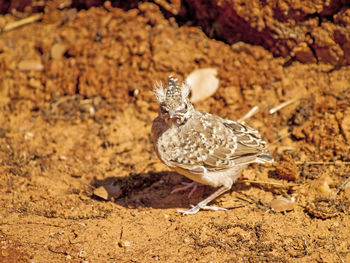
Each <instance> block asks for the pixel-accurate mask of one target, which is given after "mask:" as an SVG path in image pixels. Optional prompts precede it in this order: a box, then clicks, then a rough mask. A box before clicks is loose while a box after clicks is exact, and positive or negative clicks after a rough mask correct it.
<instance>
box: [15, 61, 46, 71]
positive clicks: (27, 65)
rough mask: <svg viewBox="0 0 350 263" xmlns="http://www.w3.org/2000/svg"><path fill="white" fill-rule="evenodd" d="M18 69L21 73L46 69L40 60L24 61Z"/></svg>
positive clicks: (19, 64)
mask: <svg viewBox="0 0 350 263" xmlns="http://www.w3.org/2000/svg"><path fill="white" fill-rule="evenodd" d="M17 67H18V69H19V70H20V71H31V70H34V71H42V70H43V69H44V66H43V64H42V63H41V61H38V60H22V61H21V62H19V63H18V65H17Z"/></svg>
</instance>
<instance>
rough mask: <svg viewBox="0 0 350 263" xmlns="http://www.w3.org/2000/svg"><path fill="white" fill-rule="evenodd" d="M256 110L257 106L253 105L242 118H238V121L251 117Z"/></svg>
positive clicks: (257, 109)
mask: <svg viewBox="0 0 350 263" xmlns="http://www.w3.org/2000/svg"><path fill="white" fill-rule="evenodd" d="M258 111H259V107H258V106H254V107H253V108H252V109H251V110H250V111H249V112H248V113H247V114H246V115H244V116H243V117H242V118H240V119H239V120H238V122H243V121H244V120H246V119H249V118H250V117H252V116H253V115H254V114H255V113H257V112H258Z"/></svg>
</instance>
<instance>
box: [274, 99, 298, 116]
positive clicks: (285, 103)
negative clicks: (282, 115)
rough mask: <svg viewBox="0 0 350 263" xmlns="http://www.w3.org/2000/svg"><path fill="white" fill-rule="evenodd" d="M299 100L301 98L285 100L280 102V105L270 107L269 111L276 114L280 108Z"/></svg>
mask: <svg viewBox="0 0 350 263" xmlns="http://www.w3.org/2000/svg"><path fill="white" fill-rule="evenodd" d="M297 100H299V98H295V99H291V100H287V101H285V102H283V103H282V104H280V105H278V106H276V107H274V108H272V109H270V110H269V113H270V114H274V113H275V112H277V111H279V110H280V109H282V108H284V107H286V106H288V105H289V104H292V103H293V102H295V101H297Z"/></svg>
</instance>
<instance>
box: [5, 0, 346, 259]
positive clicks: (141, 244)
mask: <svg viewBox="0 0 350 263" xmlns="http://www.w3.org/2000/svg"><path fill="white" fill-rule="evenodd" d="M156 2H157V1H156ZM159 2H160V1H159ZM164 12H165V11H164V10H163V12H162V9H160V8H159V6H157V5H156V4H154V3H140V4H139V5H138V6H137V7H136V8H135V9H129V10H122V9H118V8H114V7H110V5H109V4H108V3H106V4H105V6H100V7H92V8H89V9H78V10H76V9H70V8H60V9H59V8H56V7H55V6H50V5H48V6H47V8H46V9H45V12H44V13H42V18H41V19H40V21H37V22H34V23H30V24H27V25H25V26H23V27H19V28H15V29H12V30H9V31H7V32H2V33H0V176H1V177H0V206H1V209H0V240H1V247H0V251H1V253H0V261H1V262H48V261H50V262H65V261H67V262H153V261H154V262H156V261H160V262H194V261H198V262H350V228H349V225H350V216H349V213H350V184H349V180H348V179H349V176H350V165H349V164H350V67H349V66H341V67H334V65H331V64H324V63H322V61H318V63H311V64H301V63H300V62H298V61H291V60H290V59H289V58H283V57H274V56H273V55H272V53H270V51H267V50H265V49H264V48H263V47H261V46H253V45H250V44H246V43H243V42H238V43H235V44H233V45H232V46H231V45H228V44H226V43H224V42H222V41H218V40H215V39H211V38H209V37H208V36H207V35H205V34H204V33H203V32H202V30H201V29H199V28H195V27H191V26H186V25H185V24H184V25H182V26H179V24H178V23H177V21H176V19H175V18H174V17H170V18H167V16H165V15H164V14H165V13H164ZM19 19H20V18H19V17H18V14H17V16H16V15H14V14H12V15H10V14H6V15H2V16H1V17H0V27H1V28H3V27H4V26H5V25H8V24H10V23H12V22H14V21H16V20H19ZM203 67H214V68H217V69H218V78H219V79H220V87H219V89H218V90H217V92H216V93H215V94H214V96H212V97H210V98H209V99H207V100H205V101H202V102H198V103H196V105H195V106H196V107H197V108H199V109H203V110H206V111H209V112H211V113H215V114H218V115H220V116H223V117H225V118H229V119H233V120H236V119H238V118H240V117H242V116H243V115H244V114H246V113H247V112H248V111H249V110H250V109H251V108H252V107H254V106H256V105H257V106H259V108H260V111H259V112H258V113H257V114H255V115H254V116H252V117H251V118H250V119H248V120H247V121H246V123H247V124H248V125H250V126H252V127H254V128H255V129H257V130H259V131H260V132H261V134H262V136H263V138H264V139H265V140H266V141H268V142H269V144H270V150H271V154H272V156H273V157H274V159H275V160H276V163H275V164H274V165H272V166H266V167H264V166H261V165H252V166H250V167H249V168H247V169H246V170H245V171H244V172H243V174H242V177H241V180H239V181H238V182H237V183H236V184H235V185H234V186H233V188H232V190H231V191H230V192H229V193H226V194H224V195H223V196H221V197H220V198H218V199H217V200H215V202H214V203H215V204H216V205H218V206H221V207H225V208H227V211H216V212H213V211H200V212H199V213H198V214H196V215H192V216H182V215H181V214H179V213H176V212H175V209H176V208H182V209H183V208H189V207H190V205H191V204H195V203H197V202H198V201H200V200H201V199H202V198H204V197H205V196H207V195H208V194H209V193H211V192H212V191H213V189H212V188H210V187H200V189H199V190H198V191H197V192H196V193H195V194H194V195H193V196H192V197H191V198H187V193H186V192H185V193H176V194H172V195H171V194H170V192H171V190H172V189H173V188H175V187H176V186H178V185H179V184H180V183H181V181H182V180H184V178H183V177H182V176H181V175H178V174H175V173H173V172H171V171H169V169H168V168H167V167H166V166H164V165H163V164H162V163H161V162H160V161H159V160H158V159H157V157H156V155H155V153H154V152H153V150H152V143H151V140H150V129H151V124H152V120H153V119H154V118H155V117H156V115H157V103H156V102H155V99H154V97H153V94H152V86H153V84H154V82H155V81H163V82H164V81H165V80H166V79H167V76H168V75H169V74H174V75H175V76H177V77H179V78H180V79H184V78H185V77H186V76H187V75H188V74H189V73H190V72H191V71H193V70H194V69H198V68H203ZM291 99H295V101H294V102H293V103H291V104H289V105H288V106H286V107H284V108H283V109H281V110H279V111H277V112H276V113H273V114H269V110H270V109H271V108H273V107H276V106H278V105H280V104H281V103H283V102H285V101H289V100H291ZM185 180H187V179H185ZM101 186H104V187H105V188H107V189H108V191H109V194H107V195H106V196H103V195H104V194H106V193H103V191H102V190H101V189H102V188H101ZM97 189H98V190H97ZM94 193H95V194H94ZM97 195H100V196H102V197H104V198H100V197H98V196H97ZM281 196H282V197H284V198H286V199H288V200H293V199H294V200H295V203H292V206H290V204H282V208H280V209H279V208H278V207H277V206H275V202H272V201H273V200H274V199H276V198H277V199H278V198H279V197H281ZM105 199H108V200H105ZM272 207H274V208H275V209H272ZM284 208H288V210H289V211H280V210H284Z"/></svg>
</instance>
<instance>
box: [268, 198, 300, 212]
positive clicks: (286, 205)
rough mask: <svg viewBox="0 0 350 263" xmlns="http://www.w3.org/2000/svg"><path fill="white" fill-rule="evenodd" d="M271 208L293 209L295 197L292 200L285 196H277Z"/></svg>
mask: <svg viewBox="0 0 350 263" xmlns="http://www.w3.org/2000/svg"><path fill="white" fill-rule="evenodd" d="M270 206H271V208H272V209H273V210H274V211H276V212H284V211H291V210H294V208H295V198H294V197H292V198H291V199H290V200H289V199H287V198H284V197H277V198H275V199H273V200H272V201H271V203H270Z"/></svg>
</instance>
